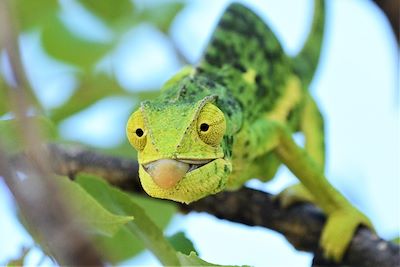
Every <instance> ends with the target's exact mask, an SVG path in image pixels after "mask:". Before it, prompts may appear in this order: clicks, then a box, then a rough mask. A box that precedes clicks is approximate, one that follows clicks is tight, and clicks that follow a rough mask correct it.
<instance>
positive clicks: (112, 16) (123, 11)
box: [79, 0, 134, 24]
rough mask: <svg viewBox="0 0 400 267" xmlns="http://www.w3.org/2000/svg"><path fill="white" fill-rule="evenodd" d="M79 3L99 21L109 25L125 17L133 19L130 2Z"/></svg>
mask: <svg viewBox="0 0 400 267" xmlns="http://www.w3.org/2000/svg"><path fill="white" fill-rule="evenodd" d="M79 2H80V3H82V5H84V6H85V7H86V8H87V9H89V10H90V11H92V12H93V13H94V14H95V15H96V16H98V17H99V18H100V19H103V20H105V21H106V22H108V23H111V24H114V23H115V22H116V21H118V20H121V19H123V18H126V17H129V18H132V17H133V11H134V5H133V3H132V2H131V1H130V0H118V1H113V0H102V1H98V0H79Z"/></svg>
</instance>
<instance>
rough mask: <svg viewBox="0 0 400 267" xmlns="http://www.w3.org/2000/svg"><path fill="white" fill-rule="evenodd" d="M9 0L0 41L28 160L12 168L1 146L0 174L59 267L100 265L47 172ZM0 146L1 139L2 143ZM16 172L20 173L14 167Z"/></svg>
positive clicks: (0, 18) (2, 10)
mask: <svg viewBox="0 0 400 267" xmlns="http://www.w3.org/2000/svg"><path fill="white" fill-rule="evenodd" d="M10 6H11V4H10V3H9V2H8V0H1V1H0V39H1V40H2V41H1V44H2V45H3V46H4V53H5V56H6V59H7V62H6V64H8V65H9V66H10V70H11V71H10V77H8V78H10V79H8V80H9V81H10V82H9V83H8V87H9V89H10V90H9V95H10V102H11V103H12V111H13V114H14V115H15V119H16V122H17V123H18V127H19V133H20V134H21V137H22V139H23V144H24V148H25V150H26V151H27V155H28V156H27V157H24V158H23V159H21V160H20V161H19V162H18V164H14V163H13V164H10V162H9V158H8V157H7V156H6V155H7V154H6V151H5V150H4V149H3V146H2V144H1V143H0V175H1V176H2V177H3V178H4V181H5V182H6V184H7V186H8V187H9V189H10V191H11V193H12V194H13V196H14V198H15V200H16V202H17V205H18V207H19V209H20V210H21V214H22V216H23V218H24V219H25V220H26V222H27V225H28V227H29V228H30V230H31V231H32V232H33V233H34V236H35V237H36V238H37V239H38V240H39V241H41V244H43V245H44V246H45V248H46V250H47V251H48V252H50V254H51V255H52V256H54V258H55V259H56V260H57V263H58V264H61V265H72V266H84V265H96V266H101V265H102V261H101V257H100V255H99V254H98V253H97V251H96V250H95V248H94V246H93V245H92V243H91V241H90V240H89V238H88V237H87V235H86V234H85V232H84V231H83V229H82V228H83V227H82V226H81V225H78V224H77V223H76V221H75V220H74V219H73V216H72V213H71V212H70V210H69V207H68V206H67V203H68V202H67V201H65V200H64V198H63V197H62V193H61V190H60V189H59V188H58V186H57V184H56V181H55V180H54V178H53V176H54V175H53V173H52V172H51V169H50V167H49V164H48V162H49V161H50V159H49V157H48V156H49V155H48V153H47V150H46V149H43V146H42V145H41V144H42V143H43V142H42V140H41V138H40V135H39V131H38V128H37V125H36V124H35V121H34V120H33V119H32V118H30V117H28V116H27V114H28V110H29V107H30V106H31V103H30V101H29V100H28V94H27V88H29V85H28V83H27V80H26V78H25V73H24V69H23V66H22V64H21V61H20V54H19V51H18V47H19V46H18V41H17V31H16V29H15V25H14V23H13V21H12V18H11V16H10V14H11V13H12V10H11V8H10ZM0 141H1V140H0ZM14 167H17V168H18V171H17V168H14Z"/></svg>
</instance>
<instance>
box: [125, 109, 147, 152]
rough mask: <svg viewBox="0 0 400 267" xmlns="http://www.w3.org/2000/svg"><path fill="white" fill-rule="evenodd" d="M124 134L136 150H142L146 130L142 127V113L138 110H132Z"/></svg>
mask: <svg viewBox="0 0 400 267" xmlns="http://www.w3.org/2000/svg"><path fill="white" fill-rule="evenodd" d="M126 135H127V136H128V140H129V143H130V144H131V145H132V146H133V147H134V148H135V149H136V150H138V151H140V150H143V149H144V147H145V145H146V140H147V138H146V136H147V131H146V129H145V127H144V120H143V115H142V112H141V111H140V110H138V111H136V112H134V113H133V114H132V115H131V116H130V117H129V120H128V123H127V125H126Z"/></svg>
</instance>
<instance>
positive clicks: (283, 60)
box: [197, 4, 291, 121]
mask: <svg viewBox="0 0 400 267" xmlns="http://www.w3.org/2000/svg"><path fill="white" fill-rule="evenodd" d="M290 67H291V66H290V64H289V59H288V58H287V57H286V55H285V53H284V52H283V50H282V47H281V46H280V44H279V42H278V40H277V39H276V37H275V35H274V34H273V32H272V31H271V29H269V28H268V26H267V25H266V24H265V22H263V21H262V20H261V19H260V18H259V17H258V16H257V15H256V14H254V13H253V12H252V11H250V10H249V9H247V8H246V7H244V6H242V5H240V4H233V5H231V6H229V8H228V9H227V10H226V12H225V13H224V14H223V16H222V18H221V20H220V22H219V24H218V26H217V28H216V30H215V32H214V34H213V37H212V40H211V42H210V44H209V46H208V48H207V49H206V53H205V55H204V58H203V60H202V61H201V62H200V64H199V66H198V68H197V71H198V73H199V74H200V75H206V76H208V77H210V79H212V80H214V81H216V82H218V83H219V84H221V85H223V86H224V87H226V88H227V89H228V90H229V91H230V92H231V93H232V95H233V96H234V98H235V99H236V100H237V101H238V102H239V103H240V105H241V106H242V108H243V115H244V119H246V120H248V121H252V120H254V119H256V118H257V117H259V116H260V114H261V113H265V112H268V111H271V110H273V108H274V105H275V103H276V100H277V99H278V98H279V97H280V96H281V95H282V91H283V88H284V87H285V83H286V81H287V77H288V75H289V73H290V72H291V68H290Z"/></svg>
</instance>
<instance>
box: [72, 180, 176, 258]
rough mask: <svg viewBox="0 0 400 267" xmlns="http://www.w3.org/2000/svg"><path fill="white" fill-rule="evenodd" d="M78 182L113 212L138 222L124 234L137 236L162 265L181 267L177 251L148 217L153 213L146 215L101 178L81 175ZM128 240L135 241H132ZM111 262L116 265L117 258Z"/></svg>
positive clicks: (131, 223)
mask: <svg viewBox="0 0 400 267" xmlns="http://www.w3.org/2000/svg"><path fill="white" fill-rule="evenodd" d="M77 182H78V183H79V184H80V185H82V187H84V188H85V189H86V190H87V192H88V193H89V194H91V195H92V196H93V197H95V198H96V199H97V201H98V202H99V203H100V204H101V205H103V207H105V208H106V209H108V210H109V211H110V212H112V213H115V214H119V215H133V216H134V217H135V220H134V221H131V222H129V223H127V225H126V226H124V230H123V231H125V233H127V232H126V231H128V232H129V233H131V234H133V235H135V236H136V237H137V238H138V239H139V240H140V241H141V243H142V244H144V245H145V247H146V248H147V249H149V250H150V251H151V252H152V253H153V254H154V255H155V256H156V257H157V258H158V259H159V260H160V262H161V263H162V264H164V265H179V262H178V259H177V256H176V253H175V250H174V249H173V248H172V246H171V245H170V243H169V242H168V241H167V240H166V239H165V238H164V236H163V233H162V231H161V230H160V228H158V227H157V225H156V224H155V223H154V222H153V221H152V220H151V219H150V218H149V217H148V215H147V213H148V212H150V210H146V212H145V211H144V209H142V208H141V207H140V206H139V205H138V204H136V203H135V202H134V200H133V198H132V197H131V196H130V195H128V194H126V193H124V192H122V191H120V190H118V189H116V188H113V187H111V186H109V185H108V184H107V183H106V182H104V181H103V180H100V179H98V178H95V177H89V176H80V177H78V179H77ZM142 203H143V202H142ZM148 204H149V203H147V204H146V205H148ZM142 205H143V204H142ZM148 207H149V206H148ZM159 211H160V209H157V210H152V211H151V212H152V213H153V212H154V213H158V212H159ZM127 239H128V240H130V241H132V239H130V238H127ZM120 240H121V239H120ZM131 245H132V244H129V243H128V244H126V246H131ZM105 254H106V255H108V256H111V257H112V256H113V255H110V253H109V252H108V253H107V252H106V251H105ZM110 260H111V261H112V262H113V260H115V258H114V259H110Z"/></svg>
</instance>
